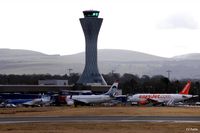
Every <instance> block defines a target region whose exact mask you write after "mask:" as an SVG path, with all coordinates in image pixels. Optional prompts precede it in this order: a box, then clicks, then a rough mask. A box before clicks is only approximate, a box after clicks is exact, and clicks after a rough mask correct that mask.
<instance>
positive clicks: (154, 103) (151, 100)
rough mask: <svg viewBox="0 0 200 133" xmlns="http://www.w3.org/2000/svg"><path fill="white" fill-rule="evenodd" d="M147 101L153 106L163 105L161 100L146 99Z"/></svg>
mask: <svg viewBox="0 0 200 133" xmlns="http://www.w3.org/2000/svg"><path fill="white" fill-rule="evenodd" d="M147 101H148V102H149V103H152V104H153V105H160V104H163V103H164V102H163V101H162V100H158V99H154V98H148V99H147Z"/></svg>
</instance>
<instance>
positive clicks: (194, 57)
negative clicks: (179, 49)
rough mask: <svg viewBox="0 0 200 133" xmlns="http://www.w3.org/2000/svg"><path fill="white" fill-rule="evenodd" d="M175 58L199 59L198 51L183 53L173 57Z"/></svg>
mask: <svg viewBox="0 0 200 133" xmlns="http://www.w3.org/2000/svg"><path fill="white" fill-rule="evenodd" d="M173 59H177V60H200V53H192V54H185V55H179V56H175V57H173Z"/></svg>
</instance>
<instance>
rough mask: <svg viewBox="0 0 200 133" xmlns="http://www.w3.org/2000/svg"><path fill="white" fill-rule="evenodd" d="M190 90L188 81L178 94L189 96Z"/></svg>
mask: <svg viewBox="0 0 200 133" xmlns="http://www.w3.org/2000/svg"><path fill="white" fill-rule="evenodd" d="M190 88H191V81H188V82H187V84H186V85H185V87H184V88H183V90H182V91H181V92H179V94H186V95H188V94H189V90H190Z"/></svg>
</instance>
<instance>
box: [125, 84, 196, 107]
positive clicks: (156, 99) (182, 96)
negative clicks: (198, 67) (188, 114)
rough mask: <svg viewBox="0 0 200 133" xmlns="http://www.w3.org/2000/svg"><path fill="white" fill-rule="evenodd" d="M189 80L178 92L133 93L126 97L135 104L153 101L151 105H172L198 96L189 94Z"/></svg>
mask: <svg viewBox="0 0 200 133" xmlns="http://www.w3.org/2000/svg"><path fill="white" fill-rule="evenodd" d="M190 88H191V82H190V81H188V83H187V84H186V85H185V87H184V88H183V90H182V91H181V92H179V94H135V95H133V96H129V97H128V101H129V102H137V104H141V105H145V104H149V103H153V105H173V104H174V103H177V102H180V101H184V100H186V99H190V98H192V97H198V95H189V90H190Z"/></svg>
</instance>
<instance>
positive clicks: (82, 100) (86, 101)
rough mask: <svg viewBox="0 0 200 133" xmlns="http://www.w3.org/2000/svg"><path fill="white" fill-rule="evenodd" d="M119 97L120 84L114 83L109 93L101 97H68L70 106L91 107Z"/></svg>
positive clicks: (67, 100)
mask: <svg viewBox="0 0 200 133" xmlns="http://www.w3.org/2000/svg"><path fill="white" fill-rule="evenodd" d="M117 95H118V82H114V83H113V85H112V86H111V88H110V89H109V90H108V92H106V93H104V94H101V95H71V96H67V97H66V102H67V104H68V105H75V106H77V105H78V104H80V105H90V104H98V103H105V102H109V101H110V100H112V99H114V98H115V96H117Z"/></svg>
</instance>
